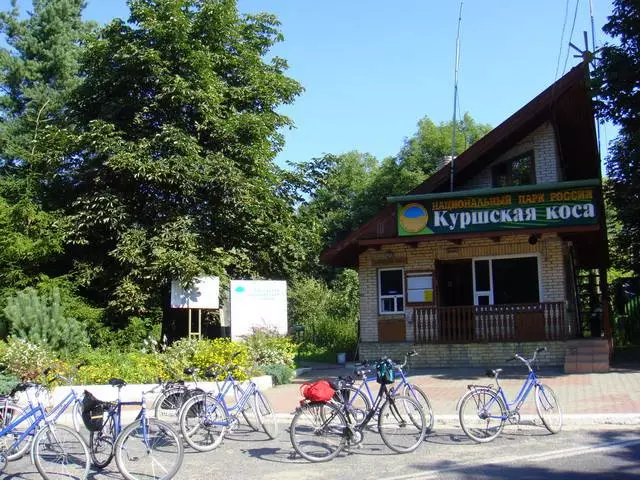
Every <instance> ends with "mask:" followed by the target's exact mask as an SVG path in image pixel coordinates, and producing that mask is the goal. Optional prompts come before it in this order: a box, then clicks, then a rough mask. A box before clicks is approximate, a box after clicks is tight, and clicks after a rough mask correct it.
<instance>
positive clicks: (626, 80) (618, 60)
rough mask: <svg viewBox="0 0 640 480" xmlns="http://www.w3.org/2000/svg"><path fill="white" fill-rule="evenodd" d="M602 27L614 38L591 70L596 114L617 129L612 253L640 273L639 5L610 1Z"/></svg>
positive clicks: (612, 161)
mask: <svg viewBox="0 0 640 480" xmlns="http://www.w3.org/2000/svg"><path fill="white" fill-rule="evenodd" d="M603 31H604V32H605V33H607V34H608V35H610V36H611V37H613V38H614V39H616V40H617V42H616V43H615V44H614V43H608V44H606V45H604V46H603V47H602V49H601V52H600V56H599V59H598V61H597V65H596V68H595V70H594V72H593V84H594V87H595V94H596V95H597V97H596V107H597V110H598V113H599V114H600V117H601V118H603V119H607V120H610V121H612V122H613V123H615V124H616V125H618V126H619V127H620V133H619V136H618V138H616V139H615V140H614V141H613V143H612V145H611V147H610V149H609V156H608V158H607V176H608V177H609V185H608V188H607V195H608V200H609V202H610V204H611V205H612V206H613V207H614V208H615V210H616V213H617V219H618V220H619V222H620V230H619V233H618V234H617V235H615V237H614V239H613V243H614V249H613V251H612V257H613V260H614V263H616V264H617V266H618V268H623V269H630V270H632V271H633V272H634V273H635V274H636V275H640V247H639V245H640V173H639V172H640V88H639V87H640V83H639V82H640V4H639V3H638V2H637V1H636V0H614V2H613V13H612V15H611V16H610V17H609V18H608V22H607V23H606V24H605V26H604V27H603ZM622 252H624V254H621V253H622Z"/></svg>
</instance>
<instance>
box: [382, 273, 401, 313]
mask: <svg viewBox="0 0 640 480" xmlns="http://www.w3.org/2000/svg"><path fill="white" fill-rule="evenodd" d="M378 299H379V302H378V305H379V306H378V308H379V311H380V313H387V314H388V313H402V312H404V281H403V271H402V269H401V268H389V269H381V270H378Z"/></svg>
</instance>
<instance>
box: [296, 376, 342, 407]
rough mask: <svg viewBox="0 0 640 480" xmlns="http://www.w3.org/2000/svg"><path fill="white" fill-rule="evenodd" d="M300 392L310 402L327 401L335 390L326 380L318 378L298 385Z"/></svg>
mask: <svg viewBox="0 0 640 480" xmlns="http://www.w3.org/2000/svg"><path fill="white" fill-rule="evenodd" d="M300 393H302V396H303V397H304V398H306V399H307V400H310V401H312V402H328V401H329V400H331V398H332V397H333V395H334V394H335V393H336V391H335V390H334V389H333V387H331V384H330V383H329V382H327V381H326V380H318V381H317V382H313V383H304V384H303V385H302V386H301V387H300Z"/></svg>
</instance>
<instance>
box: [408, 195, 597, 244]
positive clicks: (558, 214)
mask: <svg viewBox="0 0 640 480" xmlns="http://www.w3.org/2000/svg"><path fill="white" fill-rule="evenodd" d="M433 197H434V198H432V199H429V200H416V201H407V202H399V203H398V235H400V236H413V235H433V234H446V233H470V232H490V231H501V230H514V229H537V228H549V227H563V226H572V225H594V224H596V223H597V222H598V210H597V201H596V189H594V188H567V189H562V188H559V189H557V190H545V191H535V190H533V189H532V191H527V192H524V191H522V189H521V188H519V189H518V191H517V192H512V193H509V192H507V193H504V192H501V193H499V194H495V195H478V196H460V197H451V196H450V195H446V196H443V197H442V198H441V199H438V198H437V195H433Z"/></svg>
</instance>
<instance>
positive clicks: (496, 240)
mask: <svg viewBox="0 0 640 480" xmlns="http://www.w3.org/2000/svg"><path fill="white" fill-rule="evenodd" d="M500 238H502V237H500V236H497V237H489V240H491V241H492V242H495V243H498V242H500Z"/></svg>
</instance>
